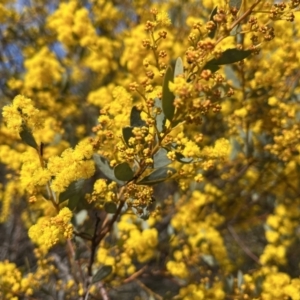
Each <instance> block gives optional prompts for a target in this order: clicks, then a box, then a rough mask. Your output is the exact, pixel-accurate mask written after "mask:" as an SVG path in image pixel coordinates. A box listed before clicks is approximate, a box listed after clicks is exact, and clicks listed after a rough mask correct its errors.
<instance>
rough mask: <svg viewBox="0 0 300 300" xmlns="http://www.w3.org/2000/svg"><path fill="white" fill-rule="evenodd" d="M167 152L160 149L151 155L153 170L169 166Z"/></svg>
mask: <svg viewBox="0 0 300 300" xmlns="http://www.w3.org/2000/svg"><path fill="white" fill-rule="evenodd" d="M167 154H168V151H167V150H166V149H165V148H160V149H159V150H158V151H157V152H156V153H155V154H154V155H153V167H154V168H155V169H158V168H161V167H165V166H167V165H169V164H170V163H171V162H172V161H171V160H170V159H169V158H168V156H167Z"/></svg>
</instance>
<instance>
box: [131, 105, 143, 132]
mask: <svg viewBox="0 0 300 300" xmlns="http://www.w3.org/2000/svg"><path fill="white" fill-rule="evenodd" d="M130 125H131V126H132V127H143V126H145V125H146V122H145V121H144V120H142V118H141V111H140V110H138V109H137V107H136V106H134V107H133V108H132V109H131V113H130Z"/></svg>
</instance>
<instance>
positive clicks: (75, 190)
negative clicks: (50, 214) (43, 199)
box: [59, 179, 85, 206]
mask: <svg viewBox="0 0 300 300" xmlns="http://www.w3.org/2000/svg"><path fill="white" fill-rule="evenodd" d="M84 182H85V179H79V180H77V181H74V182H72V183H71V184H70V185H69V186H68V188H67V189H66V190H65V191H64V192H62V193H60V194H59V203H61V202H63V201H65V200H67V199H69V200H71V199H72V198H74V199H73V200H74V201H77V202H78V200H79V196H80V192H81V190H82V188H83V185H84ZM76 204H77V203H76ZM75 206H76V205H75Z"/></svg>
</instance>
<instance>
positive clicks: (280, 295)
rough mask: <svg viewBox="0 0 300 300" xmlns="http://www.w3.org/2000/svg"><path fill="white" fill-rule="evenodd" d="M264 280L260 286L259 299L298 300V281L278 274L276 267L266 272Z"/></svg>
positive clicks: (299, 297)
mask: <svg viewBox="0 0 300 300" xmlns="http://www.w3.org/2000/svg"><path fill="white" fill-rule="evenodd" d="M265 273H266V274H264V276H265V280H264V282H263V284H262V293H261V299H264V300H281V299H292V300H298V299H300V296H299V295H300V280H299V279H298V278H296V279H291V277H290V276H289V275H287V274H286V273H283V272H278V270H277V268H276V267H273V268H271V269H269V270H266V272H265Z"/></svg>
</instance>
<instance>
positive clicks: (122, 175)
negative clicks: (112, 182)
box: [114, 162, 134, 181]
mask: <svg viewBox="0 0 300 300" xmlns="http://www.w3.org/2000/svg"><path fill="white" fill-rule="evenodd" d="M114 174H115V177H116V178H117V179H119V180H122V181H129V180H131V179H132V178H133V177H134V173H133V171H132V169H131V168H130V166H129V165H128V163H127V162H123V163H121V164H118V165H116V166H115V168H114Z"/></svg>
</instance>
